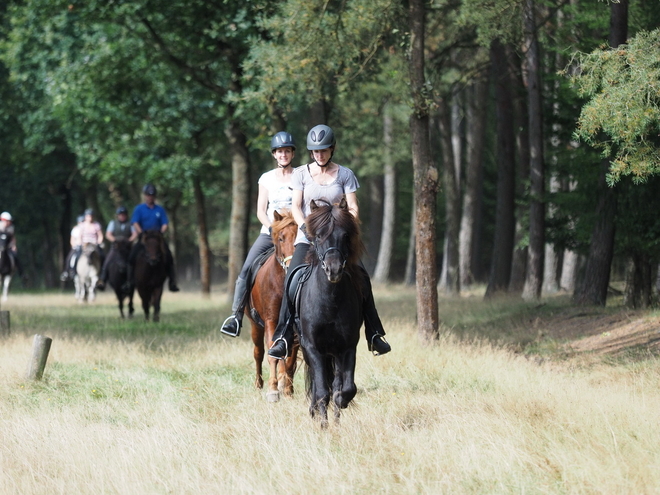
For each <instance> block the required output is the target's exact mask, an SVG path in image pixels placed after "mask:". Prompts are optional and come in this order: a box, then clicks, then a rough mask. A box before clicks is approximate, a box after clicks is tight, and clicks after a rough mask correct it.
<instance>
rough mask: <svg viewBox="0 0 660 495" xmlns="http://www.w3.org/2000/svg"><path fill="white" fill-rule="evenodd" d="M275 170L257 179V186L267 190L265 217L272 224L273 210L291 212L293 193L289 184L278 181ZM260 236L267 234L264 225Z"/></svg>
mask: <svg viewBox="0 0 660 495" xmlns="http://www.w3.org/2000/svg"><path fill="white" fill-rule="evenodd" d="M276 173H277V169H273V170H270V171H268V172H266V173H264V174H262V175H261V177H259V185H260V186H263V187H265V188H266V189H267V190H268V208H267V209H266V215H268V218H269V219H270V221H271V222H272V221H273V220H274V219H275V216H274V212H275V210H278V211H280V210H289V211H291V197H292V196H293V191H292V189H291V184H290V183H289V182H282V181H280V180H279V179H278V177H277V175H276ZM260 232H261V233H262V234H268V228H267V227H266V226H265V225H262V226H261V231H260Z"/></svg>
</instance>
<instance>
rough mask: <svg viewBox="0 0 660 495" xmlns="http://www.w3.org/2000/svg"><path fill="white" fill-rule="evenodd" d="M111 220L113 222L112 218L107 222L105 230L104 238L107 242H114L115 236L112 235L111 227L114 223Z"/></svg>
mask: <svg viewBox="0 0 660 495" xmlns="http://www.w3.org/2000/svg"><path fill="white" fill-rule="evenodd" d="M113 222H114V220H112V221H111V222H110V223H109V224H108V228H107V229H106V231H105V238H106V239H107V240H108V241H109V242H115V236H114V234H113V233H112V229H113V227H114V223H113Z"/></svg>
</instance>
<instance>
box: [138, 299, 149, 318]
mask: <svg viewBox="0 0 660 495" xmlns="http://www.w3.org/2000/svg"><path fill="white" fill-rule="evenodd" d="M140 297H141V298H142V309H143V310H144V319H145V320H147V321H149V301H150V298H149V297H148V296H147V295H146V294H145V295H144V296H143V295H142V294H140Z"/></svg>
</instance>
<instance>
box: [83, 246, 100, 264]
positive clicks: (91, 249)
mask: <svg viewBox="0 0 660 495" xmlns="http://www.w3.org/2000/svg"><path fill="white" fill-rule="evenodd" d="M82 255H83V256H85V257H87V259H88V260H89V264H90V265H95V264H96V263H97V262H98V263H99V264H100V263H101V256H100V255H99V252H98V249H97V246H96V244H94V243H92V242H86V243H84V244H83V246H82Z"/></svg>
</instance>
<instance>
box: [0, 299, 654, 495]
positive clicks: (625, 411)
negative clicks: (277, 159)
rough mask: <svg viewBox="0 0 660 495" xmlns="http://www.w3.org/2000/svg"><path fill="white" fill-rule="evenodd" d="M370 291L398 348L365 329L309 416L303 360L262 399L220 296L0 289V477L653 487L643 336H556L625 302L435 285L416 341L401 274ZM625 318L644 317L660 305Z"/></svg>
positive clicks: (340, 485) (323, 485)
mask: <svg viewBox="0 0 660 495" xmlns="http://www.w3.org/2000/svg"><path fill="white" fill-rule="evenodd" d="M376 300H377V305H378V307H379V310H380V312H381V315H382V317H383V321H384V323H385V327H386V328H387V329H388V339H389V341H390V343H391V344H392V347H393V352H391V353H390V354H388V355H386V356H382V357H372V356H371V355H370V354H369V353H368V352H367V349H366V345H365V343H364V340H361V342H360V347H359V351H358V364H357V370H356V383H357V386H358V395H357V396H356V398H355V401H354V403H353V404H352V406H351V407H350V408H349V409H348V410H345V411H343V413H342V419H341V423H340V424H339V425H334V424H332V423H331V425H330V427H329V428H328V429H327V430H321V429H320V428H319V426H318V424H317V423H316V422H314V421H313V420H312V419H310V417H309V415H308V412H307V410H308V403H307V401H306V398H305V396H304V391H303V382H304V376H303V373H304V372H303V371H302V369H301V371H300V372H299V373H298V375H297V377H296V382H295V385H296V394H295V396H294V398H291V399H285V400H282V401H280V402H279V403H276V404H271V403H267V402H266V401H265V399H264V396H263V392H262V391H258V390H256V389H255V388H254V386H253V382H254V364H253V360H252V345H251V341H250V339H249V336H248V335H247V331H245V329H244V335H242V336H241V337H240V338H239V339H231V338H227V337H225V336H222V335H221V334H219V332H217V331H216V329H217V328H218V326H219V324H220V322H221V320H222V318H223V317H224V316H226V314H227V310H228V305H227V303H226V301H225V299H224V297H220V296H219V295H218V296H216V297H214V298H211V299H202V298H201V297H200V296H199V295H198V294H193V293H178V294H171V293H167V294H166V295H165V297H164V305H163V312H162V321H161V323H159V324H153V323H151V324H149V323H145V322H144V321H143V320H142V318H141V317H137V318H135V319H133V320H130V321H121V320H120V319H119V318H118V312H117V310H116V307H115V304H114V301H113V299H112V297H111V296H110V295H109V294H102V295H101V297H100V298H99V299H98V300H97V302H96V303H95V304H93V305H88V306H80V305H78V304H76V303H75V302H74V299H73V295H72V294H66V295H60V294H19V295H14V294H11V295H10V300H9V302H8V303H7V304H5V305H3V307H2V309H3V310H10V311H11V323H12V332H11V335H10V336H9V337H8V338H6V339H4V340H0V493H3V494H72V493H82V494H99V493H108V494H115V493H117V494H164V493H174V494H198V493H205V494H206V493H209V494H215V493H218V494H220V493H223V494H224V493H232V494H233V493H246V494H267V493H268V494H270V493H289V494H307V493H314V494H326V493H327V494H333V495H335V494H338V493H341V494H344V493H345V494H355V493H364V494H371V493H391V494H439V493H446V494H474V493H479V494H481V493H483V494H491V493H495V494H499V493H512V494H537V493H539V494H540V493H553V494H554V493H561V494H563V493H566V494H592V493H603V494H622V493H623V494H628V493H629V494H644V493H648V494H652V493H660V432H659V430H658V427H657V418H658V410H660V362H659V360H658V358H657V353H656V352H655V351H654V350H653V348H652V346H640V345H635V346H631V348H630V349H628V350H624V351H623V352H619V353H616V354H612V353H609V354H608V353H599V352H596V351H595V350H590V349H586V350H584V349H583V348H580V349H581V352H576V351H574V350H571V349H572V348H571V346H570V345H571V343H572V342H575V341H577V340H579V339H582V338H583V337H584V336H585V335H587V334H589V332H588V331H587V330H580V329H579V328H577V327H578V326H577V325H575V324H574V322H575V321H578V320H580V321H603V325H606V324H607V323H606V322H608V321H609V322H612V321H622V319H623V320H626V321H629V320H630V319H631V318H632V316H631V315H630V314H629V313H625V312H623V311H622V309H621V308H617V307H616V306H615V307H610V308H605V309H602V310H598V311H596V310H593V311H595V312H594V313H589V314H585V313H584V312H582V313H578V312H575V311H574V310H572V309H571V308H569V307H568V303H567V302H566V300H564V299H562V298H553V299H551V300H548V301H543V303H542V304H535V305H527V304H523V303H521V302H520V301H507V300H500V301H491V302H484V301H483V299H482V297H481V296H480V295H479V294H478V293H477V294H475V295H473V296H472V297H464V298H461V299H458V300H441V303H440V306H441V308H440V311H441V317H442V321H443V325H442V333H441V335H440V338H439V340H438V342H437V343H435V344H434V345H433V346H431V347H426V346H422V345H421V344H420V343H419V342H418V339H417V336H416V333H415V330H416V329H415V294H414V292H413V291H412V290H411V289H409V288H405V287H402V286H395V287H391V288H389V289H384V288H381V289H377V291H376ZM590 311H591V310H590ZM624 313H625V314H624ZM136 314H141V312H138V313H136ZM622 314H624V316H625V317H623V318H622V317H621V315H622ZM634 318H636V319H638V320H639V321H642V320H643V321H645V322H650V323H649V324H648V325H647V331H646V333H645V335H647V336H648V335H651V333H657V330H658V327H657V325H656V323H655V321H656V319H657V315H656V313H653V312H647V313H636V314H635V315H634ZM636 321H637V320H636ZM557 322H561V326H562V328H558V326H557ZM553 325H554V326H553ZM592 327H593V326H592ZM576 328H577V330H576ZM580 328H581V327H580ZM649 328H650V329H649ZM570 329H573V330H574V331H573V332H569V331H568V330H570ZM589 331H590V332H591V333H590V334H589V335H591V337H590V338H596V337H599V336H600V338H606V336H607V335H610V332H613V331H614V330H613V329H607V328H600V327H599V328H591V329H590V330H589ZM594 332H597V333H594ZM36 333H39V334H42V335H47V336H49V337H51V338H53V344H52V348H51V352H50V356H49V360H48V365H47V367H46V371H45V374H44V377H43V380H41V381H38V382H28V381H26V380H25V378H24V376H25V372H26V369H27V364H28V359H29V356H30V353H31V347H32V339H33V336H34V334H36ZM583 333H584V335H582V334H583ZM649 338H650V337H649Z"/></svg>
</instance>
